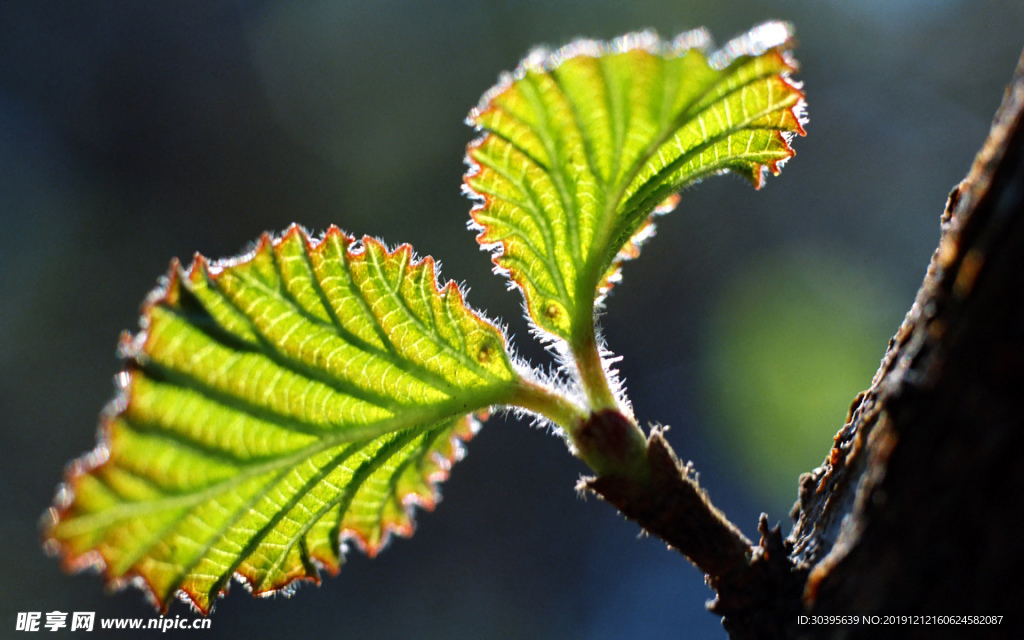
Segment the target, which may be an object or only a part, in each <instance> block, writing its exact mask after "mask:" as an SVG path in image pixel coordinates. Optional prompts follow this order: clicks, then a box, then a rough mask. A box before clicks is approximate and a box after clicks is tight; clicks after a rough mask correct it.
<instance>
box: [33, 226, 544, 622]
mask: <svg viewBox="0 0 1024 640" xmlns="http://www.w3.org/2000/svg"><path fill="white" fill-rule="evenodd" d="M292 234H299V235H300V236H301V237H302V239H303V241H304V242H305V245H306V246H305V248H306V250H307V251H309V250H312V249H314V248H315V247H317V246H319V244H320V243H321V242H323V241H324V240H326V239H327V238H329V237H331V236H332V235H334V234H339V235H341V236H342V238H343V239H347V240H349V241H350V243H349V244H348V245H347V248H346V252H348V253H349V255H357V254H359V253H361V252H362V251H364V250H365V247H366V246H367V245H371V244H376V245H377V246H379V247H380V248H381V249H383V251H384V253H385V256H386V257H393V256H394V255H397V254H399V253H403V252H405V253H407V254H408V260H409V262H408V264H409V268H410V269H412V268H416V267H419V266H421V265H423V264H424V263H425V264H426V265H427V268H429V269H430V271H431V273H432V275H433V282H432V285H433V289H434V293H435V294H437V295H443V294H444V293H445V291H446V290H452V292H453V293H454V294H455V295H457V296H458V297H459V300H458V302H459V304H461V305H462V306H464V307H466V308H467V309H468V310H470V311H471V312H472V313H474V314H475V315H476V316H478V317H479V318H481V319H482V320H484V321H485V322H487V323H488V324H490V325H492V326H493V327H494V328H495V329H496V330H497V332H498V334H499V335H500V336H501V339H502V346H503V347H504V348H505V349H506V353H507V354H508V356H509V360H510V361H511V363H512V365H513V368H514V369H515V370H516V371H517V373H519V374H520V375H521V376H524V379H526V378H532V377H533V372H532V371H531V370H530V368H529V366H528V365H526V364H525V363H523V362H522V361H520V360H519V359H518V358H516V357H515V355H514V354H513V353H512V352H511V350H510V345H509V342H510V341H509V339H508V336H507V334H506V331H505V327H504V325H502V324H500V323H497V322H494V321H493V320H491V319H489V318H488V317H487V316H486V315H484V314H483V313H481V312H480V311H478V310H476V309H474V308H473V307H471V306H469V305H468V304H467V303H466V302H465V290H464V289H463V288H462V286H460V285H459V284H457V283H456V282H454V281H451V280H449V281H447V282H445V283H444V284H443V285H442V284H440V282H439V281H438V273H439V269H437V268H436V261H435V260H434V259H433V258H432V257H430V256H425V257H422V258H420V257H418V256H417V255H416V254H415V252H414V250H413V248H412V246H411V245H409V244H408V243H403V244H400V245H398V246H397V247H395V248H394V249H388V246H387V245H386V244H385V243H384V242H383V241H381V240H379V239H377V238H374V237H372V236H363V237H362V239H361V240H359V241H356V240H355V238H354V237H353V236H349V235H348V234H346V233H345V232H344V231H342V230H341V229H340V228H338V227H336V226H334V225H331V226H330V227H329V228H328V229H327V231H326V232H324V234H322V235H321V236H320V237H318V238H315V237H312V236H311V235H310V234H309V232H308V231H307V230H306V229H305V228H304V227H302V226H301V225H299V224H297V223H293V224H291V225H290V226H289V227H288V228H287V229H286V230H285V231H284V232H282V233H281V234H279V235H276V236H275V235H272V234H270V233H264V234H262V235H261V237H260V239H259V240H258V241H257V242H255V243H254V244H253V245H252V246H251V247H250V248H249V250H247V251H244V252H242V253H241V254H239V255H238V256H233V257H228V258H220V259H217V260H210V259H208V258H206V257H205V256H203V255H202V254H200V253H196V254H195V255H194V256H193V259H192V262H191V263H190V264H189V266H188V267H187V268H182V266H181V263H180V261H179V260H178V259H177V258H173V259H172V260H171V263H170V266H169V268H168V272H167V273H166V274H165V275H163V276H161V277H160V278H159V280H158V282H157V285H156V287H154V288H153V289H152V290H151V291H150V292H149V293H148V294H147V295H146V297H145V299H144V301H143V303H142V305H141V309H140V322H139V330H138V331H137V332H136V333H135V334H132V333H130V332H128V331H125V332H123V333H122V334H121V337H120V339H119V341H118V347H117V354H118V357H119V358H120V359H122V360H124V361H126V363H129V364H130V363H131V362H133V361H138V359H140V358H145V357H146V354H145V351H144V345H145V343H146V339H147V337H148V329H149V326H148V325H149V318H150V313H151V311H152V310H153V309H154V308H155V307H156V306H158V305H159V304H161V303H163V302H170V301H171V296H174V295H177V294H176V287H178V286H180V281H181V279H187V278H190V277H191V276H192V273H193V271H194V270H195V269H205V270H206V271H207V273H208V274H209V275H210V276H211V277H213V278H216V276H217V275H218V274H219V273H221V272H223V271H224V270H225V269H229V268H231V267H235V266H238V265H242V264H245V263H247V262H249V261H251V260H253V259H254V258H255V257H256V256H257V254H258V253H259V252H260V251H261V250H262V249H264V248H266V245H267V244H271V245H272V246H273V247H276V246H277V245H278V244H280V243H281V242H283V241H285V240H286V239H287V238H288V237H289V236H291V235H292ZM131 378H132V370H131V369H130V367H126V368H125V369H123V370H122V371H121V372H119V373H118V374H117V375H116V376H115V378H114V383H115V394H114V397H113V398H112V399H111V400H110V401H109V402H108V403H107V405H106V406H105V407H104V408H103V410H102V411H101V413H100V420H99V426H98V428H97V444H96V446H95V447H94V448H93V449H91V450H90V451H88V452H86V453H85V454H83V455H81V456H79V457H78V458H75V459H74V460H72V461H71V462H69V463H68V464H67V465H66V467H65V471H64V480H63V481H62V482H61V483H60V484H59V485H58V487H57V491H56V493H55V496H54V499H53V504H52V506H50V507H49V508H48V509H47V510H46V511H45V512H44V513H43V516H42V518H41V521H40V530H41V533H42V538H43V549H44V551H45V552H46V553H47V554H48V555H51V556H56V557H59V558H60V560H61V567H62V568H63V570H64V571H66V572H68V573H82V572H86V571H94V572H97V573H100V574H101V575H102V577H103V581H104V584H105V585H107V587H108V588H110V589H111V590H113V591H120V590H123V589H125V588H127V587H129V586H136V587H138V588H139V589H140V590H141V591H142V592H143V593H144V594H145V596H146V599H147V600H148V601H149V602H150V603H151V604H152V605H153V606H154V607H155V608H157V609H159V610H161V611H166V610H167V607H168V606H169V604H170V601H171V600H172V599H173V598H174V597H177V599H179V600H181V601H183V602H186V603H188V604H189V605H190V606H191V607H192V608H193V609H194V610H196V611H198V612H200V613H202V614H203V615H208V614H209V613H211V612H212V611H213V609H214V607H215V605H216V601H217V599H218V598H222V597H224V596H225V595H226V594H227V593H228V591H229V589H230V584H231V580H230V579H228V580H227V581H226V583H225V584H224V586H223V588H222V589H220V590H219V591H218V592H217V594H216V598H214V599H212V600H211V602H210V606H209V607H204V606H203V605H202V604H201V603H200V602H198V601H197V600H196V599H194V598H193V596H192V595H191V594H189V593H188V592H187V591H186V590H185V589H182V588H179V589H176V590H175V591H174V592H173V593H172V594H170V595H169V596H168V597H167V598H166V600H161V598H160V597H159V596H158V595H157V593H156V590H155V589H154V588H153V587H152V585H151V584H150V583H149V582H148V580H147V579H146V578H145V576H143V575H141V574H138V573H136V572H134V571H129V572H127V573H125V574H124V575H121V576H113V575H111V574H110V573H109V566H108V562H107V559H106V558H104V557H103V556H102V554H101V553H100V552H99V551H97V550H96V549H90V550H88V551H85V552H83V553H81V554H77V555H76V554H74V553H72V552H71V550H70V548H69V547H68V545H66V544H64V543H62V542H61V541H60V540H58V539H57V538H56V537H55V536H54V535H53V534H52V531H53V529H54V527H56V525H57V524H58V523H59V522H60V521H61V520H62V519H63V518H64V516H65V515H66V514H67V512H68V510H69V509H70V508H71V506H72V504H73V503H74V500H75V493H76V487H77V485H78V483H79V481H80V480H81V478H83V477H84V476H86V475H88V474H90V473H92V472H94V471H97V470H99V469H100V468H101V467H102V466H104V465H105V464H107V463H108V462H109V460H110V428H111V424H112V422H113V421H114V420H115V419H116V418H117V417H118V416H119V415H120V414H121V413H123V412H124V411H125V410H126V409H127V407H128V405H129V403H130V402H131V397H130V388H131ZM490 411H491V408H489V407H485V408H482V409H480V410H478V411H474V412H472V413H469V414H466V415H464V416H462V417H461V418H457V419H458V421H460V422H462V426H461V428H455V429H453V432H452V435H451V436H450V437H449V445H450V450H451V454H450V455H448V456H442V455H440V454H437V452H435V454H437V457H436V458H435V460H434V462H435V463H436V464H437V469H436V470H435V471H434V472H433V473H431V474H430V475H429V476H427V477H425V478H424V481H425V484H426V485H427V486H428V487H429V489H430V496H429V497H427V498H421V497H420V496H417V495H415V494H412V493H410V494H408V495H406V496H400V498H399V500H400V504H401V505H402V508H403V509H404V511H405V514H406V516H407V518H406V522H408V523H409V525H408V526H402V525H396V524H393V523H386V524H385V525H384V527H383V528H382V531H381V537H380V542H378V543H377V544H371V543H370V542H369V541H367V540H366V539H365V538H364V537H363V536H362V534H360V532H358V531H355V530H352V529H346V528H343V529H340V530H339V536H338V539H337V540H336V541H335V546H336V550H337V554H338V562H337V563H336V564H335V563H334V562H333V561H332V560H331V559H328V558H322V557H318V556H317V555H315V554H310V555H309V559H310V561H311V562H312V563H313V566H307V570H308V571H309V573H307V574H306V575H300V576H292V577H289V578H287V579H286V580H285V581H284V582H283V583H282V584H273V585H271V586H268V587H266V588H256V587H255V586H254V581H253V579H252V578H251V577H250V576H246V575H245V574H243V573H242V572H241V571H238V570H236V571H234V573H233V575H232V577H233V578H234V579H235V580H236V581H238V582H239V583H241V584H242V585H243V586H244V587H245V588H246V589H247V590H248V591H249V592H250V593H252V594H253V595H254V596H257V597H267V596H271V595H274V594H277V593H280V594H282V595H285V596H289V595H291V592H292V591H294V588H295V586H297V584H298V583H300V582H312V583H313V584H320V582H321V578H320V575H319V572H321V571H323V572H326V573H328V574H329V575H332V576H333V575H337V574H338V573H339V572H340V570H341V564H342V563H343V562H344V556H345V554H346V552H347V551H348V548H349V543H352V544H354V545H355V546H356V547H357V548H358V549H359V550H360V551H362V552H363V553H364V554H365V555H367V556H368V557H370V558H373V557H375V556H376V555H377V554H378V553H379V552H380V551H382V550H383V549H384V548H385V547H386V546H387V545H388V544H389V543H390V540H391V539H392V537H393V536H397V537H405V538H408V537H410V536H412V535H413V533H414V530H415V508H416V507H419V508H420V509H423V510H424V511H427V512H430V511H433V509H434V508H435V507H436V505H437V504H438V503H439V502H440V501H441V490H440V486H439V485H440V484H441V483H442V482H443V481H444V480H446V479H447V478H448V476H449V474H450V470H451V467H452V465H454V463H455V462H457V461H459V460H460V459H461V458H462V457H463V455H464V451H465V444H466V443H467V442H469V440H470V439H472V437H473V436H474V435H475V434H476V433H477V432H478V431H479V429H480V427H481V425H482V422H483V421H484V420H486V419H487V418H488V417H489V415H490ZM453 417H455V416H453ZM371 437H372V436H371Z"/></svg>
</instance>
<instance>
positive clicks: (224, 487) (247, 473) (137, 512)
mask: <svg viewBox="0 0 1024 640" xmlns="http://www.w3.org/2000/svg"><path fill="white" fill-rule="evenodd" d="M510 397H511V394H509V397H502V396H498V395H495V397H493V398H489V399H488V400H490V402H483V403H481V406H489V405H492V404H507V403H509V402H510ZM462 405H463V402H462V401H453V402H451V403H448V404H447V406H443V407H441V406H439V407H438V410H437V411H436V412H429V413H428V412H423V413H421V414H413V413H408V414H405V415H403V416H402V417H401V418H400V419H396V420H395V421H393V422H382V423H377V424H375V425H367V426H365V427H363V428H360V429H352V430H351V431H349V432H346V433H334V434H327V435H324V436H323V437H322V438H321V439H320V440H319V441H318V442H316V443H313V444H311V445H309V446H307V447H305V448H302V449H298V450H296V451H295V452H294V453H291V454H289V455H286V456H282V457H279V458H274V459H270V460H267V461H265V462H261V463H257V464H243V465H241V466H242V467H243V470H241V471H240V472H239V473H238V474H237V475H235V476H231V477H230V478H227V479H225V480H223V481H221V482H219V483H216V484H214V485H211V486H209V487H206V488H204V489H202V490H199V491H194V492H190V493H188V494H185V495H180V496H168V497H166V498H159V499H157V500H147V501H146V502H141V503H140V502H131V503H121V504H119V505H117V506H114V507H111V508H108V509H106V510H104V511H101V512H98V513H93V514H89V515H84V516H78V517H77V518H75V519H74V521H72V522H65V523H63V525H62V526H63V527H64V532H65V533H67V534H70V535H80V534H82V533H87V532H89V531H94V530H96V529H101V528H103V527H107V526H110V525H112V524H114V523H116V522H118V521H120V520H124V519H127V518H132V517H139V516H143V515H148V514H152V513H158V512H161V511H170V510H177V509H187V508H191V507H194V506H196V505H198V504H200V503H202V502H205V501H207V500H211V499H213V498H214V497H216V496H218V495H221V494H223V493H225V492H227V491H229V490H231V489H233V488H234V487H236V486H238V485H240V484H243V483H244V482H245V481H247V480H249V479H251V478H254V477H257V476H260V475H263V474H266V473H269V472H272V471H275V470H287V469H290V468H292V467H294V466H295V465H297V464H299V463H301V462H303V461H305V460H308V459H309V458H311V457H312V456H314V455H316V454H317V453H320V452H322V451H326V450H327V449H331V448H333V447H336V446H340V445H342V444H352V443H357V442H366V441H369V440H373V439H374V438H377V437H380V436H382V435H385V434H387V433H391V432H397V431H402V430H408V429H410V427H412V426H416V425H424V424H425V425H428V426H427V427H426V429H429V428H431V427H433V426H434V425H436V424H438V423H439V422H441V421H442V420H444V419H446V417H448V416H457V415H462V413H463V411H462V409H463V406H462ZM414 435H415V434H414ZM124 471H125V472H127V473H131V474H132V475H133V476H135V477H138V478H140V479H142V480H144V481H146V482H147V483H150V481H149V480H148V479H147V478H144V477H141V476H138V475H137V474H135V473H133V472H131V471H129V470H124ZM150 484H151V483H150ZM157 490H158V491H160V492H161V493H166V491H165V490H163V489H162V488H159V487H157ZM115 493H116V492H115Z"/></svg>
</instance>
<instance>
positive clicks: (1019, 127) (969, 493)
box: [790, 57, 1024, 639]
mask: <svg viewBox="0 0 1024 640" xmlns="http://www.w3.org/2000/svg"><path fill="white" fill-rule="evenodd" d="M1022 120H1024V57H1022V60H1021V63H1020V64H1019V65H1018V67H1017V71H1016V73H1015V75H1014V78H1013V81H1012V83H1011V84H1010V87H1009V88H1008V90H1007V93H1006V96H1005V98H1004V101H1003V105H1002V106H1001V107H1000V110H999V112H998V113H997V115H996V119H995V122H994V123H993V126H992V130H991V132H990V134H989V137H988V139H987V140H986V142H985V145H984V147H983V148H982V149H981V151H980V152H979V154H978V156H977V158H976V159H975V162H974V166H973V167H972V169H971V172H970V174H969V175H968V176H967V178H966V179H965V180H964V181H963V182H962V183H961V184H960V185H959V186H958V187H957V188H955V189H954V190H953V192H952V193H951V194H950V197H949V201H948V203H947V207H946V211H945V212H944V213H943V215H942V238H941V240H940V244H939V247H938V249H937V250H936V251H935V254H934V256H933V258H932V261H931V264H930V265H929V268H928V272H927V275H926V277H925V281H924V283H923V285H922V286H921V289H920V291H919V292H918V295H917V298H916V300H915V302H914V306H913V307H912V308H911V310H910V312H909V313H908V314H907V317H906V319H905V320H904V322H903V324H902V326H901V327H900V329H899V331H898V333H897V334H896V336H895V337H894V338H893V340H892V341H891V342H890V345H889V349H888V352H887V353H886V356H885V358H884V360H883V362H882V367H881V369H880V370H879V372H878V373H877V374H876V375H875V379H874V381H873V383H872V385H871V388H870V389H869V390H868V391H867V392H865V393H863V394H861V395H860V396H858V398H857V399H856V400H855V402H854V405H853V406H852V407H851V412H850V416H849V419H848V420H847V424H846V425H845V426H844V427H843V429H842V430H841V431H840V433H839V434H838V435H837V436H836V440H835V446H834V447H833V449H832V452H831V455H830V456H829V460H828V461H827V462H826V464H825V465H824V466H822V467H821V468H819V469H818V470H816V471H815V472H814V473H813V474H809V475H807V476H805V477H804V478H803V479H802V482H801V495H800V502H799V503H798V504H797V507H796V508H795V512H794V515H795V516H796V518H797V523H796V526H795V528H794V530H793V533H792V534H791V536H790V542H791V544H792V545H793V554H792V558H793V560H794V561H795V562H796V563H797V564H798V566H801V567H805V568H809V569H811V572H810V576H809V579H808V581H807V585H806V588H805V590H804V607H805V609H806V611H807V613H809V614H812V615H814V614H817V615H823V614H824V615H828V614H861V615H863V614H878V615H892V614H923V615H958V616H959V615H973V614H981V615H993V614H994V615H1003V616H1004V618H1003V621H1002V624H1001V625H998V626H974V625H972V626H954V625H927V626H925V625H898V626H888V627H887V626H881V625H877V626H875V625H863V624H860V625H854V626H839V625H837V626H815V627H797V628H796V629H794V630H793V634H794V635H795V636H796V637H800V638H815V639H817V638H874V637H879V636H899V637H914V638H944V637H971V638H983V637H1006V638H1019V637H1024V613H1021V605H1022V604H1024V581H1022V577H1024V555H1022V554H1021V553H1020V551H1019V542H1018V541H1019V539H1020V536H1021V532H1022V530H1021V525H1022V524H1024V500H1022V499H1021V495H1022V491H1024V122H1022Z"/></svg>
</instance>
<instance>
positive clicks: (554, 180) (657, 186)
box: [465, 22, 803, 347]
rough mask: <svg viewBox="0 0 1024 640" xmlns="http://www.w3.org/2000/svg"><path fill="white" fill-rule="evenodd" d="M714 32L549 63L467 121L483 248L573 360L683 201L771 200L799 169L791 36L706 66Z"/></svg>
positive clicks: (567, 53)
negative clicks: (768, 179) (720, 189)
mask: <svg viewBox="0 0 1024 640" xmlns="http://www.w3.org/2000/svg"><path fill="white" fill-rule="evenodd" d="M708 41H709V39H708V37H707V36H706V34H705V33H704V32H703V31H698V32H693V33H689V34H684V35H683V36H680V37H679V38H677V39H676V40H675V41H674V42H671V43H666V42H663V41H661V40H659V39H658V38H657V36H655V35H654V34H652V33H649V32H645V33H640V34H633V35H629V36H625V37H623V38H620V39H618V40H615V41H613V42H612V43H610V44H606V43H600V42H593V41H579V42H574V43H572V44H570V45H568V46H567V47H564V48H562V49H560V50H558V51H556V52H554V53H547V52H545V51H535V52H534V53H532V54H531V55H530V56H528V57H527V58H526V59H525V60H523V62H522V63H521V64H520V66H519V68H518V69H517V70H516V71H515V73H514V74H512V75H507V76H505V77H504V78H503V79H502V80H501V82H500V83H499V84H498V85H497V86H496V87H494V88H493V89H491V90H490V91H488V92H487V93H486V94H485V95H484V97H483V99H482V101H481V103H480V105H479V106H478V107H477V108H475V109H474V110H473V111H472V112H471V113H470V116H469V122H470V123H471V124H472V125H474V126H476V127H477V128H479V129H481V130H483V131H484V135H483V136H482V137H481V138H479V139H477V140H476V141H474V142H472V143H471V144H470V145H469V149H468V152H467V162H468V163H469V165H470V170H469V171H468V173H467V175H466V179H465V183H466V186H467V188H468V190H469V191H470V193H471V194H472V195H475V196H478V197H479V198H480V200H481V202H480V204H478V205H477V206H476V207H475V208H474V210H473V212H472V217H473V221H474V223H475V225H476V227H477V228H478V229H479V231H480V233H479V235H478V237H477V240H478V241H479V242H480V243H481V244H482V245H484V246H485V247H488V248H494V249H495V250H496V252H495V253H496V255H495V257H494V261H495V263H496V265H497V267H498V268H499V269H500V270H502V271H505V272H507V273H508V274H509V276H510V277H511V279H512V281H513V282H515V284H516V285H518V286H519V288H520V289H522V291H523V295H524V297H525V298H526V304H527V308H528V311H529V314H530V317H531V318H532V320H533V322H534V323H535V324H536V325H537V326H538V327H540V328H541V329H543V330H544V331H546V332H548V333H550V334H553V335H554V336H558V337H561V338H563V339H565V340H568V341H569V342H570V344H572V345H573V346H574V347H575V346H577V343H578V342H583V341H585V340H586V339H587V338H586V334H587V333H588V332H590V331H591V329H590V325H591V324H592V322H593V312H594V305H595V303H596V301H597V300H599V298H600V296H601V295H603V294H604V293H605V292H606V291H607V290H608V289H609V288H610V286H611V284H612V283H613V282H614V281H615V280H616V279H617V276H618V269H619V265H620V263H621V261H622V260H624V259H627V258H629V257H633V256H635V255H636V254H637V252H638V250H639V244H640V242H641V241H642V240H643V239H644V238H646V237H647V236H649V235H650V234H651V232H652V230H653V228H652V223H651V217H652V215H653V214H655V213H659V212H663V211H664V210H666V209H670V208H671V207H672V206H674V201H673V200H672V197H673V195H674V194H675V193H676V192H677V191H678V190H679V189H681V188H683V187H685V186H686V185H688V184H691V183H693V182H696V181H698V180H700V179H702V178H705V177H707V176H710V175H714V174H718V173H722V172H725V171H732V172H736V173H739V174H740V175H742V176H744V177H745V178H747V179H748V180H750V181H751V182H753V183H754V185H755V186H758V187H760V186H761V184H762V181H763V174H764V172H765V169H766V168H767V169H770V170H771V171H772V172H773V173H777V172H778V170H779V167H780V165H781V164H782V163H783V162H784V161H785V160H787V159H788V158H790V157H791V156H793V154H794V152H793V150H792V148H791V147H790V145H789V138H790V137H791V136H792V135H793V134H795V133H799V134H803V127H802V124H801V122H802V110H803V94H802V93H801V91H800V90H799V88H798V87H797V86H796V85H795V84H794V83H793V82H792V81H790V80H789V74H790V73H791V72H793V71H794V70H795V62H794V61H793V60H792V59H791V57H790V56H789V54H788V50H789V48H790V47H791V45H792V37H791V33H790V31H789V28H788V26H787V25H785V24H783V23H777V22H773V23H767V24H764V25H761V26H760V27H758V28H756V29H754V30H752V31H751V32H750V33H748V34H747V35H746V36H744V37H742V38H739V39H737V40H734V41H733V42H731V43H729V44H728V45H727V46H726V47H725V48H724V49H723V51H722V52H719V53H716V54H713V55H709V54H708V53H707V52H706V49H707V47H708Z"/></svg>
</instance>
